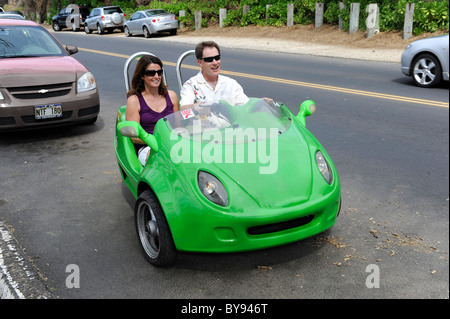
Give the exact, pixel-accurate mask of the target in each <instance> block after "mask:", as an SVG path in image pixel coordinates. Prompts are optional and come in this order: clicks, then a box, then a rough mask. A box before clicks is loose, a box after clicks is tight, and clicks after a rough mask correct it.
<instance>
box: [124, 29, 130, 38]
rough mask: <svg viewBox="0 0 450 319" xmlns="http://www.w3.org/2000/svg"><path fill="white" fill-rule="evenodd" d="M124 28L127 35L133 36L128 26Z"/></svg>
mask: <svg viewBox="0 0 450 319" xmlns="http://www.w3.org/2000/svg"><path fill="white" fill-rule="evenodd" d="M123 30H124V31H125V36H126V37H131V36H132V34H131V32H130V30H129V29H128V28H127V27H124V28H123Z"/></svg>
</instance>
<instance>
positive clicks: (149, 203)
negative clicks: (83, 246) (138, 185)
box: [134, 190, 177, 266]
mask: <svg viewBox="0 0 450 319" xmlns="http://www.w3.org/2000/svg"><path fill="white" fill-rule="evenodd" d="M134 220H135V225H136V231H137V235H138V239H139V242H140V244H141V247H142V249H143V250H144V253H145V258H146V259H147V260H148V261H149V262H150V263H151V264H153V265H155V266H168V265H171V264H173V263H174V262H175V258H176V255H177V251H176V248H175V244H174V242H173V238H172V233H171V232H170V229H169V225H168V224H167V220H166V217H165V216H164V212H163V211H162V208H161V206H160V204H159V202H158V199H157V198H156V196H155V195H154V194H153V192H152V191H151V190H146V191H144V192H142V194H141V195H140V196H139V197H138V199H137V202H136V206H135V210H134Z"/></svg>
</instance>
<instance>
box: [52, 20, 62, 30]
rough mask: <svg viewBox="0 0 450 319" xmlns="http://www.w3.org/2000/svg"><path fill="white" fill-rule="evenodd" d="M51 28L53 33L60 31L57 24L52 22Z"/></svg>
mask: <svg viewBox="0 0 450 319" xmlns="http://www.w3.org/2000/svg"><path fill="white" fill-rule="evenodd" d="M52 27H53V30H55V31H61V27H60V26H59V24H58V22H53V24H52Z"/></svg>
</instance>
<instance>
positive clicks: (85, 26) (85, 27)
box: [84, 24, 92, 34]
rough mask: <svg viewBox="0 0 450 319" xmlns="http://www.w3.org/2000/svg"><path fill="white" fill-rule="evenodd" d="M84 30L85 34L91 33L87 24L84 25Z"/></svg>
mask: <svg viewBox="0 0 450 319" xmlns="http://www.w3.org/2000/svg"><path fill="white" fill-rule="evenodd" d="M84 32H86V34H91V33H92V30H91V29H89V27H88V25H87V24H85V25H84Z"/></svg>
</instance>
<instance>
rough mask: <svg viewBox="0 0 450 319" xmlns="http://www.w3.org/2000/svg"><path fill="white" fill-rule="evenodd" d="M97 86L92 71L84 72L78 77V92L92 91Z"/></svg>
mask: <svg viewBox="0 0 450 319" xmlns="http://www.w3.org/2000/svg"><path fill="white" fill-rule="evenodd" d="M96 87H97V84H96V83H95V78H94V75H93V74H92V73H91V72H87V73H85V74H83V76H82V77H80V78H79V79H78V82H77V89H78V93H81V92H86V91H90V90H93V89H95V88H96Z"/></svg>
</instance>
